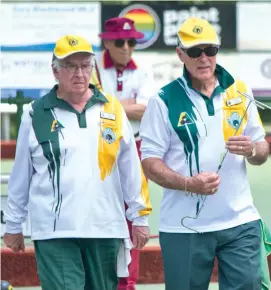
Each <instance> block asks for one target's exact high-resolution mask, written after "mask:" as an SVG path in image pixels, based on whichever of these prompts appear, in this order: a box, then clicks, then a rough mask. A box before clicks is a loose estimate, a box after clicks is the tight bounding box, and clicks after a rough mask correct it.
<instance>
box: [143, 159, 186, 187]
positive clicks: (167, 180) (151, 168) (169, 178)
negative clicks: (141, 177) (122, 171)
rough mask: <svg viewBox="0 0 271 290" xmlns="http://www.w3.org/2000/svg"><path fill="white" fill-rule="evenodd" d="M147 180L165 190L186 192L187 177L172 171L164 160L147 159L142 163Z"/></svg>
mask: <svg viewBox="0 0 271 290" xmlns="http://www.w3.org/2000/svg"><path fill="white" fill-rule="evenodd" d="M142 167H143V170H144V173H145V175H146V177H147V178H149V179H150V180H152V181H154V182H155V183H157V184H159V185H160V186H162V187H164V188H169V189H176V190H185V181H186V177H184V176H181V175H180V174H178V173H177V172H174V171H173V170H171V169H170V168H169V167H168V166H167V165H166V164H165V163H164V162H163V160H162V159H159V158H147V159H145V160H143V161H142Z"/></svg>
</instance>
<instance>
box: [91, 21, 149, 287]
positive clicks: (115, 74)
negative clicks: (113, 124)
mask: <svg viewBox="0 0 271 290" xmlns="http://www.w3.org/2000/svg"><path fill="white" fill-rule="evenodd" d="M104 28H105V31H104V32H102V33H101V34H100V35H99V36H100V37H101V39H102V40H103V44H104V47H105V50H104V51H103V52H102V53H101V54H100V55H97V56H96V65H95V71H94V73H93V74H92V78H91V83H92V84H95V85H96V86H97V87H98V88H99V89H100V90H101V91H103V92H106V93H108V94H111V95H112V96H115V97H116V98H117V99H118V100H119V101H120V103H121V105H122V106H123V108H124V111H125V113H126V115H127V117H128V119H129V121H130V124H131V126H132V129H133V133H134V137H135V140H136V146H137V149H138V154H139V156H140V144H141V140H140V138H139V126H140V121H141V118H142V116H143V114H144V112H145V109H146V105H147V103H148V100H149V98H150V96H151V95H152V94H153V93H154V82H153V77H152V74H151V73H150V71H147V70H146V69H144V68H140V67H139V66H138V65H137V64H136V62H135V61H134V59H133V58H132V55H133V52H134V49H135V46H136V42H137V39H140V38H143V37H144V34H142V33H141V32H139V31H137V30H136V29H135V25H134V21H133V20H131V19H129V18H125V17H116V18H112V19H109V20H107V21H106V22H105V27H104ZM127 222H128V225H129V229H130V233H131V230H132V228H131V222H130V221H129V220H128V221H127ZM138 274H139V251H138V250H136V249H134V250H132V261H131V264H130V266H129V277H127V278H123V279H120V281H119V286H118V289H119V290H134V289H135V284H136V281H137V279H138Z"/></svg>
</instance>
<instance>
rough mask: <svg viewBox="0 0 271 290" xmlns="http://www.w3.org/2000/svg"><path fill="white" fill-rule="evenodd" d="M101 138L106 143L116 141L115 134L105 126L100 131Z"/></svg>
mask: <svg viewBox="0 0 271 290" xmlns="http://www.w3.org/2000/svg"><path fill="white" fill-rule="evenodd" d="M102 136H103V139H104V140H105V141H106V142H107V143H108V144H112V143H113V142H115V141H116V134H115V133H114V132H113V130H112V129H111V128H105V129H104V130H103V132H102Z"/></svg>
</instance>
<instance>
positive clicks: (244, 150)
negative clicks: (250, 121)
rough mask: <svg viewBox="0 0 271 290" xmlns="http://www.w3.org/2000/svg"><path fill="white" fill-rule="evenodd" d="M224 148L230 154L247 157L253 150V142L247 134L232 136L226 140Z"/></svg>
mask: <svg viewBox="0 0 271 290" xmlns="http://www.w3.org/2000/svg"><path fill="white" fill-rule="evenodd" d="M226 148H227V149H228V150H229V152H230V153H232V154H237V155H243V156H245V157H248V156H250V155H251V153H252V150H253V143H252V141H251V140H250V137H249V136H232V137H230V138H229V140H228V142H226Z"/></svg>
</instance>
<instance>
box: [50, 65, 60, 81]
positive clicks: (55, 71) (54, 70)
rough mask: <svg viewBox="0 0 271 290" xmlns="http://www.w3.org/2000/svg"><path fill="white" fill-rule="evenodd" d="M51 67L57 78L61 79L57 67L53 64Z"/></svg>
mask: <svg viewBox="0 0 271 290" xmlns="http://www.w3.org/2000/svg"><path fill="white" fill-rule="evenodd" d="M51 67H52V71H53V75H54V77H55V79H56V80H58V79H59V73H58V71H57V69H56V68H55V67H53V66H51Z"/></svg>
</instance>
